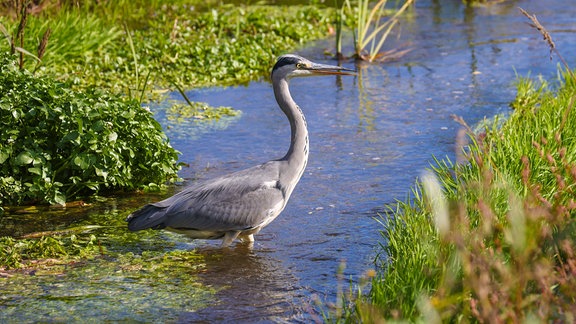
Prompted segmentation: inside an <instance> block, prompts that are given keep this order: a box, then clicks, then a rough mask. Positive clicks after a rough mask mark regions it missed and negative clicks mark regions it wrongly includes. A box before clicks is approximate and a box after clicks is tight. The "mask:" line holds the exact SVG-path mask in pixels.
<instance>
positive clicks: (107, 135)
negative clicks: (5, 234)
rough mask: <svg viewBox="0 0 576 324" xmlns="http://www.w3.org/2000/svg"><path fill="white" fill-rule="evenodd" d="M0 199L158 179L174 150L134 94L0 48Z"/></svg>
mask: <svg viewBox="0 0 576 324" xmlns="http://www.w3.org/2000/svg"><path fill="white" fill-rule="evenodd" d="M0 120H1V122H0V123H1V124H2V129H3V131H2V134H0V143H1V146H0V163H1V164H0V204H2V205H4V204H11V205H14V204H20V203H23V202H31V201H32V202H48V203H58V204H64V203H65V202H66V200H69V199H71V198H75V197H76V196H78V195H81V196H84V195H87V194H94V193H100V192H111V191H115V190H135V189H143V188H150V187H158V186H160V185H163V184H164V183H165V182H166V181H172V180H175V179H176V178H177V171H178V165H177V158H178V156H177V152H176V151H175V150H174V149H173V148H172V147H171V146H170V144H169V143H168V141H167V139H166V137H165V136H164V134H163V132H162V129H161V127H160V125H159V124H158V122H156V121H155V120H154V118H153V116H152V114H151V113H150V112H148V111H147V110H145V109H144V108H142V107H141V106H140V104H139V103H138V102H137V101H135V100H127V99H124V98H121V97H119V96H115V95H111V94H109V93H106V92H103V91H100V90H97V89H95V88H87V89H86V90H74V89H72V88H71V87H70V86H69V85H68V84H67V83H62V82H56V81H54V80H53V79H51V78H48V77H35V76H33V75H32V74H31V73H29V72H27V71H26V70H20V69H18V67H17V66H16V64H15V60H14V59H13V57H11V56H10V55H8V54H6V53H0Z"/></svg>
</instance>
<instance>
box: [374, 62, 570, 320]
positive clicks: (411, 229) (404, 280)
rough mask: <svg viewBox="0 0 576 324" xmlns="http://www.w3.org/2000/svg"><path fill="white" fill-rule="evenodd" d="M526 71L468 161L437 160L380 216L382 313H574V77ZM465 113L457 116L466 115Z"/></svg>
mask: <svg viewBox="0 0 576 324" xmlns="http://www.w3.org/2000/svg"><path fill="white" fill-rule="evenodd" d="M565 77H566V78H565V82H564V83H563V84H562V86H561V87H560V88H559V89H558V90H556V91H554V90H551V89H548V88H546V87H545V85H543V86H542V87H538V88H528V85H530V84H532V86H533V85H534V83H530V82H528V81H522V82H521V83H520V85H521V86H520V88H519V97H518V98H517V99H516V101H515V102H516V103H519V102H521V103H523V105H518V104H516V107H517V108H516V110H515V112H514V113H513V114H512V116H511V117H510V119H509V120H507V121H506V123H504V125H503V126H502V127H501V128H498V127H496V126H493V127H490V128H487V129H486V130H485V132H483V133H481V134H474V133H472V130H471V129H470V128H467V129H468V135H469V137H470V139H471V143H470V144H469V145H468V146H467V147H466V150H465V151H464V154H463V157H464V161H465V162H466V163H456V164H454V163H452V162H450V161H448V160H444V161H438V164H437V166H435V167H433V168H432V170H431V173H430V174H428V175H425V176H423V177H422V179H420V181H419V182H418V185H417V187H416V189H415V191H414V197H413V201H412V202H400V203H398V205H397V207H396V208H397V209H396V210H395V211H394V213H393V215H392V216H391V217H390V218H389V219H387V220H385V221H384V222H385V230H384V231H383V235H384V237H385V239H386V240H387V244H386V245H385V246H384V247H383V252H382V253H383V255H384V256H385V258H384V259H385V260H386V261H384V262H383V263H382V267H381V270H380V272H379V275H378V276H377V278H376V279H375V280H374V281H373V288H372V291H371V293H370V298H371V303H373V304H374V305H375V306H376V308H377V309H379V310H380V312H381V313H380V316H381V317H382V318H386V317H388V318H390V317H391V318H404V319H417V318H421V319H425V320H428V321H429V320H432V319H438V320H443V321H462V320H463V321H480V322H490V323H493V322H518V321H527V320H530V319H538V320H542V321H572V320H573V318H574V316H575V315H576V307H574V305H575V303H576V293H575V291H576V289H575V288H576V280H574V278H576V277H575V275H576V254H575V251H576V250H575V249H576V245H575V244H576V236H575V235H574V233H575V232H574V230H575V229H576V227H575V225H576V223H575V216H576V201H575V197H576V195H575V190H576V142H574V141H573V139H574V138H576V125H574V121H576V111H575V110H574V109H573V107H574V101H575V100H576V82H574V80H573V79H572V78H571V77H570V74H568V73H567V74H565ZM461 122H462V121H461Z"/></svg>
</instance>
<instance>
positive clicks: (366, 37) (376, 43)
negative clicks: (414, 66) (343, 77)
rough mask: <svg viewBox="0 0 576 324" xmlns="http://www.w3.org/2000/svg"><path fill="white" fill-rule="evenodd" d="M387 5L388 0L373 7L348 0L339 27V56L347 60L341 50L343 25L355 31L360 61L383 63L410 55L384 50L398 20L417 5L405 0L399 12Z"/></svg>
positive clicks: (356, 55)
mask: <svg viewBox="0 0 576 324" xmlns="http://www.w3.org/2000/svg"><path fill="white" fill-rule="evenodd" d="M387 3H388V1H387V0H379V1H377V2H376V3H375V4H374V5H373V6H370V1H369V0H357V1H355V2H352V1H350V0H345V1H344V2H343V3H342V7H341V8H340V12H339V14H338V16H337V24H336V30H337V33H336V56H337V57H339V58H344V57H345V56H344V55H343V54H342V49H341V48H342V44H341V43H342V39H341V38H342V29H343V26H344V25H347V26H349V27H350V28H352V30H353V31H354V58H356V59H358V60H363V61H368V62H375V61H378V62H383V61H387V60H391V59H394V58H398V57H400V56H402V55H404V54H406V53H407V52H408V50H397V49H392V50H388V51H382V48H383V46H384V44H385V43H386V40H387V39H388V37H389V36H390V34H391V32H392V30H393V29H394V28H395V27H396V26H397V25H398V23H399V17H400V16H401V15H402V14H404V13H405V12H406V11H407V10H408V9H409V8H410V6H411V5H413V4H414V1H413V0H406V1H404V2H403V3H402V5H401V6H399V7H398V8H397V9H388V8H387ZM385 17H386V19H385Z"/></svg>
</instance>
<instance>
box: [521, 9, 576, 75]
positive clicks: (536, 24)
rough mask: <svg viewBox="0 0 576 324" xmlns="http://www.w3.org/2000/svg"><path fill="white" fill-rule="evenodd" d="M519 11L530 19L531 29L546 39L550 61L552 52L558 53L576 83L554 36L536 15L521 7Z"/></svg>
mask: <svg viewBox="0 0 576 324" xmlns="http://www.w3.org/2000/svg"><path fill="white" fill-rule="evenodd" d="M518 9H520V12H522V14H523V15H524V16H526V17H527V18H528V19H530V21H531V22H532V23H531V24H529V25H530V27H532V28H536V29H537V30H538V32H540V34H542V37H543V38H544V40H545V41H546V43H548V47H550V60H552V52H554V53H556V55H557V56H558V58H559V59H560V61H561V62H562V64H564V67H565V68H566V70H567V71H568V73H569V74H570V77H572V79H574V81H576V76H575V75H574V74H573V73H572V70H571V69H570V66H568V63H567V62H566V60H564V57H562V55H560V52H558V49H557V48H556V44H555V43H554V41H553V40H552V36H550V33H549V32H548V31H547V30H546V28H544V26H542V24H541V23H540V22H539V21H538V18H536V15H530V14H529V13H528V12H527V11H526V10H524V9H522V8H520V7H518Z"/></svg>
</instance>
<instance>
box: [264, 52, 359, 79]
mask: <svg viewBox="0 0 576 324" xmlns="http://www.w3.org/2000/svg"><path fill="white" fill-rule="evenodd" d="M314 75H355V73H354V70H350V69H347V68H344V67H341V66H336V65H327V64H318V63H314V62H311V61H310V60H307V59H305V58H303V57H301V56H298V55H294V54H286V55H282V56H280V57H279V58H278V61H277V62H276V64H275V65H274V68H273V69H272V80H274V79H291V78H294V77H303V76H314Z"/></svg>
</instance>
